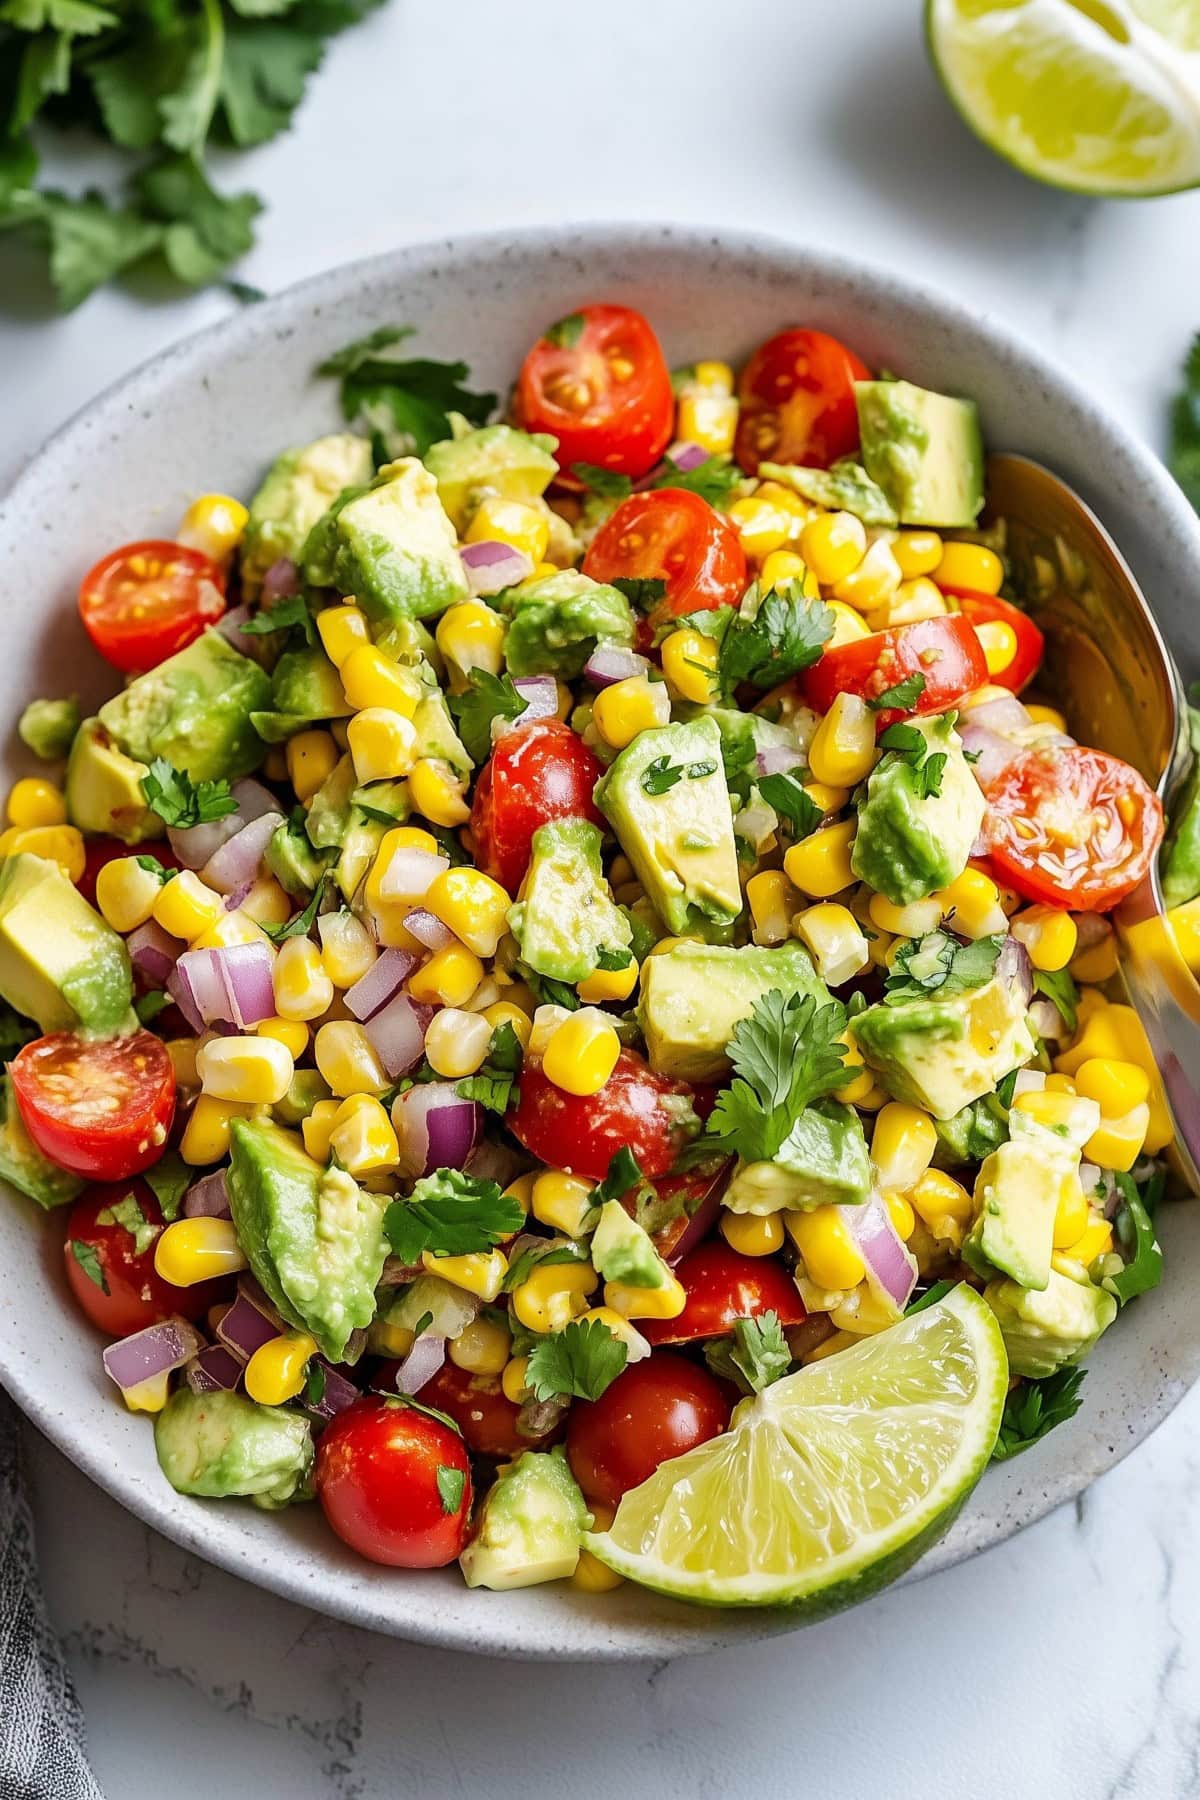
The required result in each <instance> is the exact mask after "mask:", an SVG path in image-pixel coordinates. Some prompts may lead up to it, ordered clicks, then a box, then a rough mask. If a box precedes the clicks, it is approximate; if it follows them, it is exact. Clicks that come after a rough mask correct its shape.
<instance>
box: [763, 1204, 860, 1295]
mask: <svg viewBox="0 0 1200 1800" xmlns="http://www.w3.org/2000/svg"><path fill="white" fill-rule="evenodd" d="M783 1222H784V1226H785V1227H786V1230H787V1233H788V1236H789V1237H790V1238H791V1240H792V1242H793V1243H794V1244H795V1246H796V1248H797V1250H798V1251H799V1252H800V1255H801V1257H802V1258H803V1260H804V1267H805V1269H806V1271H807V1273H808V1278H809V1280H810V1281H812V1282H814V1283H815V1284H816V1286H817V1287H821V1288H826V1289H828V1290H830V1291H834V1290H837V1289H842V1290H844V1289H846V1288H853V1287H857V1286H858V1284H859V1282H860V1281H861V1280H862V1279H863V1277H864V1275H865V1274H866V1272H867V1265H866V1263H865V1262H864V1261H863V1258H862V1254H861V1252H860V1250H859V1248H858V1245H857V1244H856V1243H855V1242H854V1238H853V1236H852V1235H851V1232H850V1228H849V1226H848V1225H847V1224H846V1221H845V1220H844V1219H843V1217H842V1215H841V1213H840V1212H839V1211H838V1208H837V1207H836V1206H818V1207H815V1208H814V1209H813V1211H812V1212H789V1213H786V1214H785V1215H784V1221H783Z"/></svg>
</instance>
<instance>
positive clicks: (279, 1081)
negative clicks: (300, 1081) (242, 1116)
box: [196, 1036, 296, 1106]
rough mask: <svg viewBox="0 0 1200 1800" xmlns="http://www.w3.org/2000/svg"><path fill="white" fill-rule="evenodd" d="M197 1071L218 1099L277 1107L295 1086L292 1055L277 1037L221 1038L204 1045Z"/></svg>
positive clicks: (203, 1088) (208, 1092) (248, 1104)
mask: <svg viewBox="0 0 1200 1800" xmlns="http://www.w3.org/2000/svg"><path fill="white" fill-rule="evenodd" d="M196 1072H197V1074H198V1075H199V1077H200V1086H201V1088H202V1090H203V1092H204V1093H206V1094H211V1095H212V1097H213V1099H214V1100H239V1101H241V1102H242V1104H243V1105H245V1106H274V1105H275V1104H276V1102H277V1101H279V1100H282V1099H283V1096H284V1095H285V1094H286V1093H287V1091H288V1088H289V1087H290V1086H291V1084H292V1076H293V1075H294V1074H295V1072H296V1070H295V1064H294V1063H293V1061H292V1053H291V1051H290V1050H289V1049H287V1047H286V1046H285V1045H284V1044H281V1043H280V1042H279V1041H278V1039H277V1038H269V1037H268V1038H264V1037H241V1036H237V1037H220V1038H212V1039H210V1041H209V1042H208V1043H207V1044H204V1045H202V1046H201V1048H200V1051H199V1053H198V1054H197V1057H196Z"/></svg>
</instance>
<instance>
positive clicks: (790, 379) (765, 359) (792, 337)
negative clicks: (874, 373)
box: [734, 329, 871, 475]
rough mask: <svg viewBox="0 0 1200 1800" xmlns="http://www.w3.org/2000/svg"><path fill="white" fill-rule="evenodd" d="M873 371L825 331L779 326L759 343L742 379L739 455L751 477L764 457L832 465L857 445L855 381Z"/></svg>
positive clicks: (736, 453) (736, 452) (865, 378)
mask: <svg viewBox="0 0 1200 1800" xmlns="http://www.w3.org/2000/svg"><path fill="white" fill-rule="evenodd" d="M870 379H871V371H870V369H868V367H867V365H866V363H864V362H861V361H860V360H859V358H858V357H857V356H855V354H854V352H853V350H849V349H847V347H846V345H845V344H843V343H841V342H840V341H839V340H838V339H837V338H835V337H830V336H829V334H828V332H825V331H808V330H804V329H796V330H792V331H781V332H780V333H779V334H778V335H777V336H776V337H773V338H768V339H767V341H766V343H765V344H760V345H759V347H758V349H757V350H756V351H755V352H754V355H753V356H752V357H751V358H750V361H749V362H748V363H747V364H746V366H745V368H744V369H743V370H742V372H741V375H740V376H739V377H738V400H739V402H740V412H739V415H738V429H737V439H736V442H735V445H734V458H735V460H736V461H737V463H738V465H739V467H741V468H743V469H745V470H746V471H747V472H748V473H749V474H751V475H754V474H757V472H758V465H759V463H760V462H781V463H804V464H806V465H807V466H808V467H809V468H818V469H826V468H828V467H829V464H830V463H832V462H836V461H837V460H838V458H839V456H849V455H850V454H851V453H852V452H853V451H855V450H857V448H858V441H859V438H858V406H857V404H856V402H855V398H854V383H855V382H856V381H869V380H870Z"/></svg>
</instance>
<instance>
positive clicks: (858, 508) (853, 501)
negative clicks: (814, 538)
mask: <svg viewBox="0 0 1200 1800" xmlns="http://www.w3.org/2000/svg"><path fill="white" fill-rule="evenodd" d="M758 473H759V478H760V480H762V481H778V482H780V483H781V484H782V485H783V486H784V487H790V488H791V489H792V490H793V492H795V493H797V494H799V495H801V497H802V498H803V499H805V500H811V501H812V502H813V505H814V506H823V507H825V508H826V509H827V510H828V511H829V512H848V513H853V514H854V516H855V518H856V519H861V520H862V522H863V524H864V525H896V524H899V520H898V519H897V517H896V509H895V507H894V506H893V505H892V503H891V501H890V500H889V499H888V497H887V495H886V494H885V493H884V491H883V489H882V488H881V487H877V486H876V484H875V482H873V481H872V480H871V477H870V476H869V475H868V474H867V471H866V470H865V469H864V468H863V466H862V464H861V463H856V462H855V461H854V459H853V457H848V456H847V457H842V458H840V459H839V461H837V462H835V463H832V464H831V465H830V467H829V468H828V469H807V468H804V467H802V466H800V465H798V464H796V463H774V462H762V463H759V465H758Z"/></svg>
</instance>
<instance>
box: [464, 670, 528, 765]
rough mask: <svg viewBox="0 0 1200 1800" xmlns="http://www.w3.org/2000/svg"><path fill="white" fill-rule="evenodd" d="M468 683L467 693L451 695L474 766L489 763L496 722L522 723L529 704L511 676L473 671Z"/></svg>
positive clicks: (468, 753) (468, 677) (465, 744)
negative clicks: (493, 727) (504, 720)
mask: <svg viewBox="0 0 1200 1800" xmlns="http://www.w3.org/2000/svg"><path fill="white" fill-rule="evenodd" d="M467 681H468V683H469V685H468V687H467V689H466V692H465V693H462V694H452V695H451V697H450V710H451V712H452V713H453V714H454V717H455V719H456V720H457V721H458V733H459V736H460V737H461V738H462V741H463V744H464V746H465V748H466V752H467V755H468V756H469V757H470V758H471V761H472V762H474V763H485V762H486V761H487V759H488V757H489V756H490V755H491V754H492V720H493V719H508V720H512V719H519V718H520V717H521V714H522V713H523V712H524V711H525V710H526V709H527V707H528V705H529V702H528V700H526V698H525V696H524V694H522V693H520V692H519V691H518V690H517V688H516V687H514V685H513V679H512V676H511V675H490V674H489V673H488V671H487V670H486V669H472V670H471V671H470V673H469V674H468V676H467Z"/></svg>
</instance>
